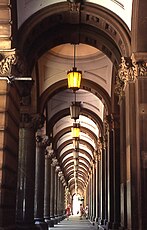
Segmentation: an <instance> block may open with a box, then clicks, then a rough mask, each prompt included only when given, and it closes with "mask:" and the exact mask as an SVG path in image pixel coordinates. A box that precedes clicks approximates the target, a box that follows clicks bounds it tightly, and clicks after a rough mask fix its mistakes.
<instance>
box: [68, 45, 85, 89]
mask: <svg viewBox="0 0 147 230" xmlns="http://www.w3.org/2000/svg"><path fill="white" fill-rule="evenodd" d="M75 54H76V45H75V44H74V67H73V69H72V70H69V71H68V72H67V78H68V88H69V89H72V90H73V91H76V90H78V89H79V88H80V85H81V79H82V71H79V70H77V68H76V67H75V58H76V55H75Z"/></svg>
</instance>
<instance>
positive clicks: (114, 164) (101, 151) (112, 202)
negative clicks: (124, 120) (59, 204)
mask: <svg viewBox="0 0 147 230" xmlns="http://www.w3.org/2000/svg"><path fill="white" fill-rule="evenodd" d="M117 122H118V118H114V117H113V116H112V115H109V116H106V118H105V121H104V123H103V125H104V133H103V135H102V137H101V138H100V140H99V141H98V150H97V152H96V154H95V159H94V161H93V164H92V165H91V171H90V175H89V182H88V185H87V188H86V204H88V206H89V218H90V220H91V221H92V222H93V223H95V224H96V225H98V226H99V227H101V228H102V227H106V228H111V229H112V228H113V229H115V228H118V226H119V222H120V212H119V208H120V200H119V195H120V190H119V183H120V173H119V158H120V155H119V151H117V148H116V146H115V145H116V141H117V144H118V140H119V129H118V126H117V125H116V123H117Z"/></svg>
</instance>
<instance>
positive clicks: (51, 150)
mask: <svg viewBox="0 0 147 230" xmlns="http://www.w3.org/2000/svg"><path fill="white" fill-rule="evenodd" d="M46 155H47V156H48V158H52V157H53V155H54V150H53V149H52V143H50V144H49V145H48V146H47V147H46Z"/></svg>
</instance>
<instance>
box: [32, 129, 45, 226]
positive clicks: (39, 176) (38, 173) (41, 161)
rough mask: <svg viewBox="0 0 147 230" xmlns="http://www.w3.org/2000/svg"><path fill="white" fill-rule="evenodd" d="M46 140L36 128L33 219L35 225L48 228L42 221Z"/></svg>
mask: <svg viewBox="0 0 147 230" xmlns="http://www.w3.org/2000/svg"><path fill="white" fill-rule="evenodd" d="M47 141H48V138H47V136H42V130H37V133H36V170H35V207H34V219H35V224H36V225H37V227H40V228H41V229H48V225H47V223H46V222H44V179H45V148H46V145H47Z"/></svg>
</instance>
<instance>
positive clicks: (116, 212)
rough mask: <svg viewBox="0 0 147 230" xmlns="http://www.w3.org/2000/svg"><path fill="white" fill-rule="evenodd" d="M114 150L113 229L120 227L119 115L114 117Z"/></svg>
mask: <svg viewBox="0 0 147 230" xmlns="http://www.w3.org/2000/svg"><path fill="white" fill-rule="evenodd" d="M114 138H115V148H114V151H113V172H114V174H113V178H114V222H113V229H117V228H118V227H119V225H120V124H119V114H118V115H117V116H116V115H115V116H114Z"/></svg>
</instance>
